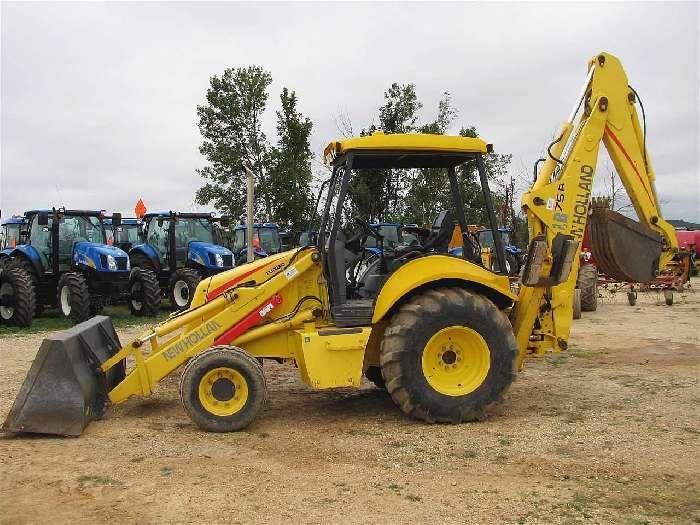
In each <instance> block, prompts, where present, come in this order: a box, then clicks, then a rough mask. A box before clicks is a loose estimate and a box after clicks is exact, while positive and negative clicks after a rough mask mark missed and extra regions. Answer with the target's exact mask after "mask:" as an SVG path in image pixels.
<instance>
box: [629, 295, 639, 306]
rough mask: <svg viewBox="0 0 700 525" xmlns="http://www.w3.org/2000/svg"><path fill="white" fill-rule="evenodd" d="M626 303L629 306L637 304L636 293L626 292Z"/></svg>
mask: <svg viewBox="0 0 700 525" xmlns="http://www.w3.org/2000/svg"><path fill="white" fill-rule="evenodd" d="M627 302H628V303H629V305H630V306H634V305H635V304H637V292H627Z"/></svg>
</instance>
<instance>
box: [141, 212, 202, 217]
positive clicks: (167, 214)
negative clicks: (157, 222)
mask: <svg viewBox="0 0 700 525" xmlns="http://www.w3.org/2000/svg"><path fill="white" fill-rule="evenodd" d="M152 217H163V218H166V217H183V218H187V219H211V218H213V217H214V214H213V213H190V212H179V211H151V212H148V213H146V214H145V215H144V216H143V219H150V218H152Z"/></svg>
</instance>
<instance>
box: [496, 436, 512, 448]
mask: <svg viewBox="0 0 700 525" xmlns="http://www.w3.org/2000/svg"><path fill="white" fill-rule="evenodd" d="M512 443H513V442H512V441H511V440H510V439H509V438H507V437H500V438H498V444H499V445H503V446H505V447H507V446H508V445H510V444H512Z"/></svg>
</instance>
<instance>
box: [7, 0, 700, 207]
mask: <svg viewBox="0 0 700 525" xmlns="http://www.w3.org/2000/svg"><path fill="white" fill-rule="evenodd" d="M698 5H699V4H698V3H697V2H690V3H669V2H664V3H660V4H654V3H617V4H613V3H605V4H593V3H587V4H578V3H576V4H554V3H536V4H530V3H509V4H484V3H461V4H460V3H449V4H443V3H440V4H438V3H429V4H428V3H425V4H423V3H384V4H377V3H372V4H368V3H325V4H322V3H315V4H314V3H284V4H273V3H257V4H247V3H211V4H205V3H192V4H190V3H135V2H133V3H132V2H130V3H119V4H110V3H92V4H87V3H80V4H67V3H66V4H60V3H51V4H40V3H7V2H5V3H3V4H2V6H1V9H2V11H1V16H2V66H1V68H2V85H1V89H2V97H1V102H2V108H1V109H2V117H1V121H2V151H1V154H2V163H1V170H2V171H1V179H0V207H1V208H2V213H3V217H7V216H8V215H9V214H10V213H14V212H20V211H23V210H25V209H29V208H34V207H43V206H52V205H56V206H59V205H65V206H67V207H73V208H104V209H108V210H112V211H122V212H124V213H125V214H127V215H132V214H133V208H134V203H135V202H136V200H137V199H138V198H139V197H141V198H143V200H144V202H145V203H146V206H147V207H148V208H149V209H151V210H156V209H173V210H175V209H180V210H185V209H193V199H194V192H195V191H196V189H197V188H198V187H199V186H200V185H201V184H202V181H201V179H200V178H199V177H198V176H197V174H196V173H195V169H196V168H198V167H201V166H202V165H203V162H204V160H203V158H202V157H201V155H200V154H199V152H198V146H199V144H200V142H201V139H200V135H199V132H198V130H197V127H196V106H197V104H199V103H202V102H203V100H204V94H205V92H206V89H207V87H208V81H209V77H210V76H211V75H213V74H219V73H221V72H222V71H223V70H224V69H225V68H227V67H238V66H246V65H250V64H257V65H260V66H263V67H265V68H266V69H268V70H269V71H270V72H271V73H272V76H273V79H274V81H273V84H272V86H271V90H270V103H269V107H268V112H267V115H266V118H265V121H264V124H265V131H266V132H267V134H268V136H269V137H270V138H272V139H274V136H275V132H274V125H275V111H276V110H277V109H278V107H279V102H278V101H279V92H280V90H281V88H282V87H283V86H286V87H289V88H290V89H293V90H295V91H296V92H297V95H298V97H299V103H300V109H301V111H302V112H303V113H304V114H305V115H307V116H309V117H310V118H311V119H312V121H313V123H314V132H313V141H312V148H313V150H314V153H315V154H316V155H317V157H318V158H320V156H321V152H322V150H323V147H324V145H325V144H326V143H327V142H328V141H330V140H332V139H333V138H336V137H337V136H338V130H337V127H336V120H337V116H338V115H339V114H340V113H344V114H346V115H347V116H348V117H349V118H350V119H351V121H352V122H353V125H354V126H355V129H356V130H359V129H360V128H362V127H364V126H366V125H367V124H369V123H371V122H372V120H373V119H376V112H377V108H378V107H379V105H380V104H381V102H382V93H383V92H384V91H385V90H386V89H387V88H388V86H389V85H390V84H391V83H392V82H394V81H397V82H400V83H408V82H413V83H415V84H416V87H417V92H418V95H419V97H420V99H421V100H422V102H423V103H424V106H425V107H424V109H423V111H422V118H423V120H429V119H431V118H434V116H435V113H436V107H437V102H438V100H439V98H440V95H441V93H442V92H443V91H445V90H447V91H450V92H451V93H452V97H453V102H454V105H455V107H456V108H457V110H458V112H459V118H458V120H457V122H456V124H455V129H454V130H453V131H454V132H456V131H458V129H459V127H460V126H461V125H475V126H476V127H477V129H478V130H479V132H480V134H481V136H482V137H483V138H485V139H486V140H487V141H489V142H492V143H493V144H494V145H495V148H496V150H497V151H498V152H503V153H512V154H513V155H514V158H513V163H512V169H513V172H514V174H518V173H523V172H527V173H530V172H531V169H532V168H531V167H532V163H533V162H534V161H535V160H536V159H537V158H538V157H539V156H540V153H541V152H542V151H543V148H544V146H545V145H546V144H547V143H548V141H549V140H550V138H551V137H552V135H553V134H554V132H555V129H556V128H557V126H558V125H559V124H560V123H561V122H562V121H563V120H564V119H565V118H566V117H567V115H568V113H569V111H570V109H571V106H572V104H573V102H574V99H575V97H576V95H577V94H578V91H579V89H580V87H581V84H582V82H583V80H584V78H585V74H586V63H587V60H588V59H589V58H590V57H591V56H593V55H594V54H596V53H597V52H599V51H608V52H611V53H613V54H616V55H617V56H618V57H620V59H621V60H622V63H623V65H624V67H625V69H626V71H627V74H628V76H629V78H630V81H631V83H632V85H633V86H634V87H635V88H636V89H637V91H638V92H639V94H640V96H641V98H642V101H643V103H644V106H645V109H646V112H647V128H648V141H647V146H648V149H649V151H650V154H651V158H652V160H653V163H654V167H655V170H656V174H657V178H658V180H657V189H658V192H659V194H660V196H661V199H662V201H663V202H664V205H663V212H664V216H665V217H666V218H685V219H687V220H693V221H698V220H699V219H700V211H699V208H700V204H699V200H700V196H699V191H700V175H699V171H698V169H699V166H698V164H699V162H698V156H699V154H698V149H699V142H700V139H699V136H698V122H699V120H700V115H699V104H698V86H699V84H700V79H699V76H698V69H699V62H700V56H699V52H698V47H699V35H698V25H699V13H698ZM605 162H606V161H605V160H603V156H601V162H600V163H599V168H600V167H601V166H603V167H604V166H605ZM608 162H609V161H608Z"/></svg>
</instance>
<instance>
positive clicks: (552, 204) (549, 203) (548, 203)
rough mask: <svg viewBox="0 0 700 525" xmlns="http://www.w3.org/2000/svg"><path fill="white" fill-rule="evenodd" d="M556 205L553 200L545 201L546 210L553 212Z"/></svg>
mask: <svg viewBox="0 0 700 525" xmlns="http://www.w3.org/2000/svg"><path fill="white" fill-rule="evenodd" d="M556 203H557V201H555V200H554V199H547V209H548V210H553V209H554V206H555V205H556Z"/></svg>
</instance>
